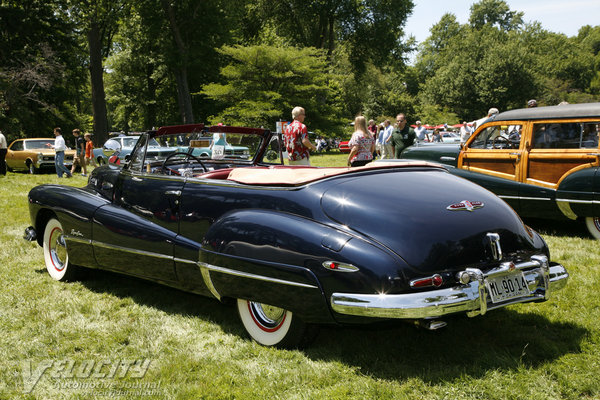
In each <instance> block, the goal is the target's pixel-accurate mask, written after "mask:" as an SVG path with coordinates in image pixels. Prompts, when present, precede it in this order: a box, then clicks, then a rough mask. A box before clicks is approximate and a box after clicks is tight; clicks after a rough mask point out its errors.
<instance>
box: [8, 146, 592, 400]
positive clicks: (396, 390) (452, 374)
mask: <svg viewBox="0 0 600 400" xmlns="http://www.w3.org/2000/svg"><path fill="white" fill-rule="evenodd" d="M311 161H312V164H313V165H328V166H344V165H345V163H346V155H340V154H335V153H333V154H329V155H315V156H314V157H313V158H312V160H311ZM85 179H86V178H83V177H81V176H76V177H74V178H73V179H58V178H57V177H56V175H54V174H43V175H25V174H21V173H9V174H8V175H7V176H6V177H4V178H3V177H0V215H1V216H2V217H1V218H0V238H1V241H0V243H1V244H2V250H1V252H0V268H1V271H2V276H4V284H3V285H2V287H3V288H2V290H1V291H0V331H1V332H2V334H1V335H0V399H19V398H23V399H62V398H64V399H90V398H142V399H150V398H157V399H162V398H167V399H200V398H203V399H204V398H205V399H260V400H263V399H346V398H353V399H354V398H356V399H407V398H408V399H412V398H414V399H540V400H547V399H582V398H583V399H598V398H600V378H599V377H600V299H599V298H600V296H598V290H599V289H600V282H599V280H600V279H599V277H600V250H599V245H598V242H597V241H594V240H592V239H591V238H589V237H588V236H587V234H586V232H585V230H584V229H583V228H582V226H581V225H579V224H576V223H568V224H566V223H548V222H545V221H527V222H528V223H530V224H531V225H532V226H533V227H534V228H535V229H538V230H539V231H540V232H542V233H543V235H544V238H545V239H546V241H547V242H548V245H549V246H550V249H551V253H552V259H553V260H555V261H558V262H560V263H562V264H563V265H565V266H566V268H567V269H568V271H569V272H570V274H571V278H570V281H569V284H568V285H567V287H566V288H565V289H563V290H562V291H560V292H557V293H556V294H555V295H553V296H552V299H551V300H550V301H548V302H545V303H539V304H527V305H514V306H510V307H508V308H506V309H502V310H496V311H491V312H490V313H489V314H486V315H485V316H483V317H475V318H471V319H470V318H466V317H462V316H459V317H453V318H449V319H447V321H448V322H449V324H448V326H447V327H446V328H444V329H442V330H440V331H436V332H428V331H425V330H420V329H417V328H416V327H414V326H412V325H409V324H404V323H394V324H388V325H379V326H371V327H362V328H361V327H354V328H339V327H326V328H322V329H321V332H320V334H319V335H318V336H317V338H316V340H315V341H314V343H313V344H312V346H310V347H309V348H308V349H305V350H296V351H287V350H278V349H271V348H264V347H261V346H259V345H257V344H255V343H253V342H251V341H250V340H249V339H248V338H247V336H246V335H245V332H244V330H243V328H242V325H241V323H240V322H239V321H238V319H237V315H236V310H235V308H234V307H233V306H231V305H224V304H220V303H219V302H217V301H216V300H212V299H208V298H203V297H199V296H195V295H191V294H187V293H183V292H180V291H177V290H174V289H170V288H166V287H162V286H159V285H155V284H153V283H148V282H145V281H141V280H136V279H132V278H127V277H123V276H119V275H115V274H111V273H105V272H96V271H94V273H92V274H91V276H90V277H89V279H87V280H85V281H81V282H74V283H60V282H56V281H53V280H52V279H51V278H50V277H49V276H48V274H47V273H46V271H45V267H44V260H43V255H42V249H41V248H40V247H39V246H37V244H34V243H30V242H26V241H24V240H23V239H22V236H23V231H24V229H25V228H26V227H27V226H29V224H30V221H29V213H28V207H27V193H28V191H29V190H30V189H31V188H32V187H34V186H36V185H39V184H43V183H60V184H65V185H73V186H83V185H84V184H85V182H86V181H85ZM38 377H39V380H37V379H36V378H38ZM27 389H29V390H27ZM26 391H28V393H26Z"/></svg>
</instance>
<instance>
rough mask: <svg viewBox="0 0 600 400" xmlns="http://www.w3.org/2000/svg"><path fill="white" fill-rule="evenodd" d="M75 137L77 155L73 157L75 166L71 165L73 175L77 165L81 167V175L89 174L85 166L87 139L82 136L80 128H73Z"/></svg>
mask: <svg viewBox="0 0 600 400" xmlns="http://www.w3.org/2000/svg"><path fill="white" fill-rule="evenodd" d="M73 137H74V138H75V157H74V158H73V166H72V167H71V175H73V174H74V173H75V167H77V165H79V166H80V167H81V175H82V176H87V168H86V166H85V139H84V138H83V136H81V131H80V130H79V129H73Z"/></svg>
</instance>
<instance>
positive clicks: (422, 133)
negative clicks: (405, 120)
mask: <svg viewBox="0 0 600 400" xmlns="http://www.w3.org/2000/svg"><path fill="white" fill-rule="evenodd" d="M415 124H417V126H416V127H415V135H417V142H418V143H421V142H424V141H425V139H427V141H428V142H429V135H427V129H426V128H425V127H424V126H423V125H421V121H417V122H415Z"/></svg>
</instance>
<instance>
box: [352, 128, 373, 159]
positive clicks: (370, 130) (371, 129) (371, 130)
mask: <svg viewBox="0 0 600 400" xmlns="http://www.w3.org/2000/svg"><path fill="white" fill-rule="evenodd" d="M354 128H355V129H356V127H354ZM367 129H368V130H369V132H371V136H372V137H373V141H374V143H375V142H377V124H376V123H375V121H374V120H372V119H370V120H369V126H367ZM373 158H377V149H375V148H373Z"/></svg>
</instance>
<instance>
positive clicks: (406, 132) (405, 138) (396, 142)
mask: <svg viewBox="0 0 600 400" xmlns="http://www.w3.org/2000/svg"><path fill="white" fill-rule="evenodd" d="M416 137H417V135H416V134H415V130H414V129H413V128H411V127H410V126H409V125H408V124H407V123H406V116H405V115H404V114H402V113H400V114H398V115H397V116H396V129H394V132H393V133H392V144H393V146H394V154H395V157H396V158H400V154H401V153H402V150H404V149H405V148H406V147H408V146H412V144H413V143H414V142H415V138H416Z"/></svg>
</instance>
